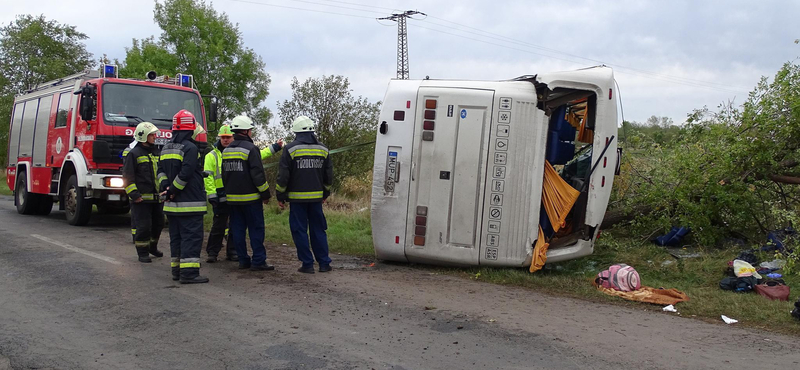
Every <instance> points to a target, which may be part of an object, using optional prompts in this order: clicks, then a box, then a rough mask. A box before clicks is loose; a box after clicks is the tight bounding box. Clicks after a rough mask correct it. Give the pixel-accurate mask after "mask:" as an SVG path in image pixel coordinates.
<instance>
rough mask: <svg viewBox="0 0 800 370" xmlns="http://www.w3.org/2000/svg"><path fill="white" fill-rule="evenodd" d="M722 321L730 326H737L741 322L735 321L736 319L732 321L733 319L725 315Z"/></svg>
mask: <svg viewBox="0 0 800 370" xmlns="http://www.w3.org/2000/svg"><path fill="white" fill-rule="evenodd" d="M722 321H725V323H726V324H728V325H730V324H736V323H737V322H739V320H734V319H732V318H730V317H728V316H725V315H722Z"/></svg>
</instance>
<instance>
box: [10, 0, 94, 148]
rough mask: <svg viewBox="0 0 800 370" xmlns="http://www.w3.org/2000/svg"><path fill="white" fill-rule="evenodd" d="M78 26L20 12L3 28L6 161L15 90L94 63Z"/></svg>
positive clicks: (16, 92) (64, 74)
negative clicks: (20, 13) (19, 14)
mask: <svg viewBox="0 0 800 370" xmlns="http://www.w3.org/2000/svg"><path fill="white" fill-rule="evenodd" d="M87 38H88V37H87V36H86V35H85V34H83V33H81V32H78V31H77V30H76V28H75V26H70V25H65V24H60V23H58V22H56V21H53V20H47V19H45V17H44V16H43V15H39V16H32V15H21V16H18V17H17V19H16V20H14V21H13V22H11V23H9V24H8V25H7V26H5V27H2V28H0V161H1V162H2V163H6V161H5V159H6V152H7V145H8V124H9V121H10V116H11V105H12V104H13V101H14V94H18V93H21V92H23V91H25V90H26V89H28V88H30V87H31V86H33V85H36V84H38V83H41V82H45V81H49V80H54V79H57V78H61V77H64V76H67V75H70V74H73V73H77V72H80V71H82V70H84V69H87V68H89V67H91V66H92V64H93V61H92V54H91V53H89V52H88V51H87V50H86V45H84V44H83V42H82V41H83V40H85V39H87Z"/></svg>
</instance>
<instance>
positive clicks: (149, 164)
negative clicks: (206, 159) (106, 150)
mask: <svg viewBox="0 0 800 370" xmlns="http://www.w3.org/2000/svg"><path fill="white" fill-rule="evenodd" d="M156 133H158V128H157V127H156V126H155V125H154V124H152V123H150V122H142V123H140V124H139V125H138V126H136V130H135V131H134V132H133V137H134V138H135V139H136V141H137V144H136V146H134V147H133V149H131V150H130V151H129V152H128V154H127V155H126V156H125V160H124V163H123V166H122V178H123V180H124V181H125V184H126V187H125V191H126V192H127V193H128V197H129V198H130V203H131V218H132V219H133V224H134V225H135V227H134V229H135V230H136V233H135V235H134V244H135V245H136V252H137V253H138V255H139V262H151V260H150V254H152V255H154V256H156V257H161V256H163V255H164V254H163V253H161V252H160V251H159V250H158V239H159V237H160V236H161V230H162V229H163V228H164V211H163V205H162V204H161V201H160V199H159V196H158V183H157V172H158V156H157V155H156V154H155V153H154V149H155V141H156Z"/></svg>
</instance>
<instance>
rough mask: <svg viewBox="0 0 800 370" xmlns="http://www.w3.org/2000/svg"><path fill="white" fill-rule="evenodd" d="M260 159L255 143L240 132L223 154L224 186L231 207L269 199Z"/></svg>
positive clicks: (267, 184) (267, 186)
mask: <svg viewBox="0 0 800 370" xmlns="http://www.w3.org/2000/svg"><path fill="white" fill-rule="evenodd" d="M261 156H262V154H261V153H260V152H259V150H258V148H257V147H256V146H255V144H253V140H252V139H251V138H250V137H249V136H247V135H243V134H239V133H236V134H234V136H233V142H232V143H231V144H230V145H228V147H227V148H225V150H223V151H222V183H223V184H225V197H226V199H227V201H228V204H230V205H245V204H252V203H257V202H260V201H262V200H266V199H269V198H270V193H269V183H267V177H266V176H265V175H264V166H263V165H262V164H261Z"/></svg>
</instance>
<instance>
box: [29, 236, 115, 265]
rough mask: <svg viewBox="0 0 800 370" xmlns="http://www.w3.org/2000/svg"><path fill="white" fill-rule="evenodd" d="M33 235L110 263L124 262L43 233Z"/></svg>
mask: <svg viewBox="0 0 800 370" xmlns="http://www.w3.org/2000/svg"><path fill="white" fill-rule="evenodd" d="M31 236H32V237H34V238H36V239H39V240H42V241H46V242H48V243H50V244H53V245H57V246H59V247H61V248H64V249H68V250H71V251H73V252H78V253H81V254H85V255H87V256H89V257H94V258H97V259H99V260H103V261H106V262H108V263H113V264H115V265H121V264H122V262H120V261H117V260H115V259H113V258H111V257H107V256H104V255H102V254H99V253H95V252H92V251H87V250H86V249H82V248H78V247H74V246H71V245H69V244H66V243H62V242H59V241H57V240H53V239H50V238H48V237H46V236H41V235H38V234H31Z"/></svg>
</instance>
